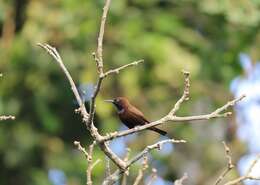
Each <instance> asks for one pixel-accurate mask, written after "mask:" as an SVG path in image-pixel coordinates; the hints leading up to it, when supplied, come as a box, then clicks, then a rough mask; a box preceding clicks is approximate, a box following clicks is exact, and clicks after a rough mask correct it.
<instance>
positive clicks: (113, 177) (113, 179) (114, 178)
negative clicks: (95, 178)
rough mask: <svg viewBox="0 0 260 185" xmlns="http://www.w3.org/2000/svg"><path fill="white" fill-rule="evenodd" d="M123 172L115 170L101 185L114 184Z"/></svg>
mask: <svg viewBox="0 0 260 185" xmlns="http://www.w3.org/2000/svg"><path fill="white" fill-rule="evenodd" d="M123 173H124V171H122V170H116V171H115V172H114V173H113V174H111V175H110V176H108V177H106V178H105V179H104V181H103V183H102V185H108V184H114V183H115V182H116V181H118V179H119V178H120V175H121V174H123Z"/></svg>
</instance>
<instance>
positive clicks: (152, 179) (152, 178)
mask: <svg viewBox="0 0 260 185" xmlns="http://www.w3.org/2000/svg"><path fill="white" fill-rule="evenodd" d="M156 179H157V170H156V169H155V168H153V169H152V175H151V178H150V180H149V182H148V183H147V185H152V184H153V182H154V181H155V180H156Z"/></svg>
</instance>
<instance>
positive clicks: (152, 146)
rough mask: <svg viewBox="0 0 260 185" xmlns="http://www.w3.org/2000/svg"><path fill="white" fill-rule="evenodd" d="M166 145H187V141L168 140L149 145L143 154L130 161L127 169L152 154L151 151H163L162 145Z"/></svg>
mask: <svg viewBox="0 0 260 185" xmlns="http://www.w3.org/2000/svg"><path fill="white" fill-rule="evenodd" d="M166 143H186V141H185V140H175V139H166V140H162V141H159V142H157V143H155V144H153V145H149V146H147V147H146V148H145V149H144V150H143V151H142V152H140V153H139V154H137V155H136V156H135V157H133V158H132V159H131V160H129V161H128V162H127V164H126V168H128V167H129V166H130V165H132V164H133V163H135V162H136V161H138V160H139V159H141V158H142V157H144V156H145V155H147V153H148V152H150V151H151V150H154V149H158V150H161V148H162V145H163V144H166Z"/></svg>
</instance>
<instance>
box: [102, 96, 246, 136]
mask: <svg viewBox="0 0 260 185" xmlns="http://www.w3.org/2000/svg"><path fill="white" fill-rule="evenodd" d="M244 97H245V95H242V96H241V97H239V98H236V99H234V100H232V101H229V102H227V103H226V104H225V105H224V106H222V107H220V108H218V109H216V110H215V111H213V112H212V113H209V114H204V115H197V116H183V117H178V116H174V115H172V112H175V111H170V113H169V114H167V115H166V116H164V117H163V118H161V119H159V120H157V121H154V122H151V123H149V124H146V125H143V126H137V127H134V128H132V129H128V130H125V131H121V132H116V133H111V134H107V135H106V136H104V137H103V138H102V139H103V141H108V140H112V139H114V138H119V137H123V136H126V135H129V134H133V133H136V132H140V131H143V130H145V129H147V128H150V127H154V126H158V125H161V124H163V123H166V122H169V121H172V122H181V123H182V124H183V122H185V121H186V122H187V121H197V120H209V119H212V118H219V117H227V116H229V115H231V114H232V113H231V112H225V113H221V112H223V111H225V110H227V109H228V108H229V107H232V106H234V105H235V104H236V103H237V102H239V101H241V100H242V99H243V98H244ZM175 110H176V109H175Z"/></svg>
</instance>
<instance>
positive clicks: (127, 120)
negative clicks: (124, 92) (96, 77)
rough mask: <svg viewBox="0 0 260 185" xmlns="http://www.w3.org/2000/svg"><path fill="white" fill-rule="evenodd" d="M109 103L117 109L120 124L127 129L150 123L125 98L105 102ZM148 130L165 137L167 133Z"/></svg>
mask: <svg viewBox="0 0 260 185" xmlns="http://www.w3.org/2000/svg"><path fill="white" fill-rule="evenodd" d="M105 101H106V102H111V103H113V104H114V106H115V107H116V108H117V114H118V116H119V118H120V120H121V121H122V123H123V124H124V125H125V126H127V127H128V128H129V129H131V128H134V127H136V126H142V125H145V124H148V123H150V121H148V120H147V119H146V118H145V117H144V114H143V113H142V112H141V111H140V110H139V109H138V108H136V107H135V106H134V105H132V104H131V103H130V102H129V100H128V99H127V98H126V97H117V98H114V99H112V100H105ZM148 129H149V130H152V131H154V132H157V133H159V134H160V135H163V136H166V134H167V132H166V131H164V130H161V129H159V128H156V127H150V128H148Z"/></svg>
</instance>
